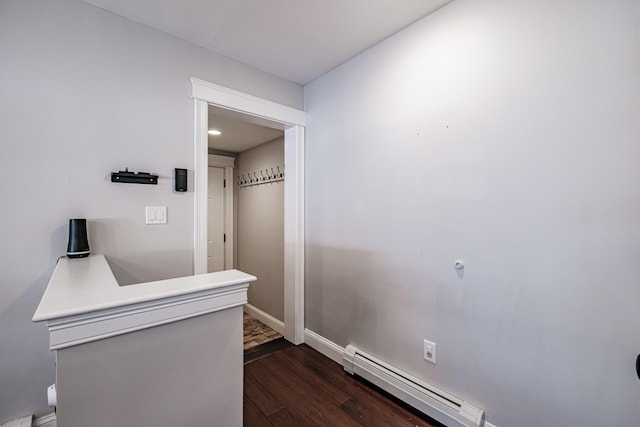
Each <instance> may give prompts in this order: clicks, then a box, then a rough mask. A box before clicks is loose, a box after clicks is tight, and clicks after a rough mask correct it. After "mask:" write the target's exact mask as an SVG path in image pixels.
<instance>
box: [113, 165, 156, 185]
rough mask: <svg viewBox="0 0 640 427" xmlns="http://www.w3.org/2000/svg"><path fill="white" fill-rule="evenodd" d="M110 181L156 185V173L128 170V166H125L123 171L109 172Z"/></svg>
mask: <svg viewBox="0 0 640 427" xmlns="http://www.w3.org/2000/svg"><path fill="white" fill-rule="evenodd" d="M111 182H124V183H127V184H152V185H158V175H156V174H154V173H149V172H129V168H126V169H125V170H123V171H118V172H111Z"/></svg>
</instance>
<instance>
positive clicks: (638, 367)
mask: <svg viewBox="0 0 640 427" xmlns="http://www.w3.org/2000/svg"><path fill="white" fill-rule="evenodd" d="M636 374H637V375H638V379H640V354H639V355H638V358H637V359H636Z"/></svg>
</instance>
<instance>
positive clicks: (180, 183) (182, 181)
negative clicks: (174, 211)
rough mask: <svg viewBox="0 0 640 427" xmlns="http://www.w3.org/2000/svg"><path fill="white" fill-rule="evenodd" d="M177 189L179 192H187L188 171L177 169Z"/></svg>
mask: <svg viewBox="0 0 640 427" xmlns="http://www.w3.org/2000/svg"><path fill="white" fill-rule="evenodd" d="M175 189H176V191H179V192H181V193H182V192H185V191H187V170H186V169H180V168H176V171H175Z"/></svg>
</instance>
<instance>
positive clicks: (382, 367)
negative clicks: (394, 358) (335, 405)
mask: <svg viewBox="0 0 640 427" xmlns="http://www.w3.org/2000/svg"><path fill="white" fill-rule="evenodd" d="M342 360H343V366H344V370H345V371H347V372H349V373H350V374H352V375H358V376H359V377H362V378H364V379H365V380H367V381H369V382H370V383H372V384H375V385H376V386H378V387H380V388H381V389H383V390H385V391H386V392H388V393H391V394H392V395H393V396H395V397H397V398H398V399H400V400H402V401H404V402H406V403H407V404H409V405H411V406H413V407H414V408H416V409H418V410H419V411H421V412H423V413H425V414H426V415H428V416H430V417H431V418H433V419H435V420H438V421H440V422H441V423H443V424H445V425H447V426H449V427H484V425H485V424H484V410H483V409H481V408H478V407H477V406H475V405H473V404H471V403H469V402H465V401H464V400H462V399H460V398H459V397H456V396H454V395H452V394H450V393H447V392H446V391H444V390H440V389H438V388H436V387H433V386H432V385H429V384H427V383H425V382H422V381H420V380H418V379H417V378H413V377H411V376H410V375H408V374H406V373H404V372H402V371H400V370H398V369H396V368H395V367H393V366H391V365H389V364H387V363H385V362H383V361H381V360H379V359H376V358H375V357H373V356H371V355H369V354H367V353H364V352H362V351H360V350H358V349H357V348H355V347H354V346H352V345H348V346H347V348H345V352H344V355H343V359H342Z"/></svg>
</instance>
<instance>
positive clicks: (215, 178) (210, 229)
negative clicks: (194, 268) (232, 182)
mask: <svg viewBox="0 0 640 427" xmlns="http://www.w3.org/2000/svg"><path fill="white" fill-rule="evenodd" d="M207 202H208V205H207V215H208V218H207V220H208V223H207V271H208V272H209V273H212V272H214V271H222V270H224V168H216V167H209V198H208V201H207Z"/></svg>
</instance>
